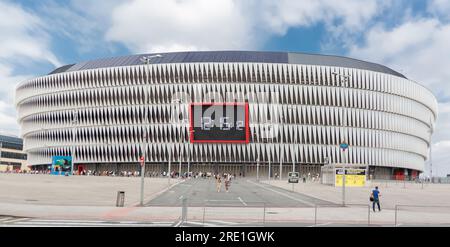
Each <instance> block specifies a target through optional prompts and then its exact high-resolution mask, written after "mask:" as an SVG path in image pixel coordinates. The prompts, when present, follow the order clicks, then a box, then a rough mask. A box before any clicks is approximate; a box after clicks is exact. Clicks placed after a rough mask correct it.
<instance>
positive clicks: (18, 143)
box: [0, 135, 27, 171]
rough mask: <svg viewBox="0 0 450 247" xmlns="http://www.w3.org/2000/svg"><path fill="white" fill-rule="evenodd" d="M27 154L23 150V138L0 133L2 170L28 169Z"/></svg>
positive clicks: (0, 169)
mask: <svg viewBox="0 0 450 247" xmlns="http://www.w3.org/2000/svg"><path fill="white" fill-rule="evenodd" d="M26 161H27V155H26V154H25V153H24V152H23V140H22V139H21V138H18V137H14V136H8V135H0V171H11V170H17V169H22V170H25V169H27V166H26Z"/></svg>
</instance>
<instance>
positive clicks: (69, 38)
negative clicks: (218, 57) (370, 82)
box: [0, 0, 450, 175]
mask: <svg viewBox="0 0 450 247" xmlns="http://www.w3.org/2000/svg"><path fill="white" fill-rule="evenodd" d="M449 44H450V0H429V1H426V0H339V1H335V0H329V1H326V0H296V1H294V0H293V1H288V0H241V1H237V0H163V1H156V0H96V1H91V0H60V1H57V0H41V1H31V0H21V1H11V0H0V131H1V132H2V133H10V134H14V135H18V136H20V127H19V125H18V123H17V117H16V116H17V114H16V111H15V104H14V93H15V87H16V85H17V84H18V83H20V82H22V81H24V80H27V79H30V78H33V77H36V76H41V75H45V74H47V73H48V72H50V71H51V70H53V69H55V68H56V67H59V66H61V65H65V64H72V63H77V62H81V61H85V60H90V59H96V58H103V57H114V56H121V55H128V54H136V53H146V52H170V51H195V50H261V51H294V52H307V53H320V54H330V55H341V56H348V57H352V58H357V59H362V60H365V61H370V62H375V63H380V64H383V65H386V66H388V67H390V68H392V69H394V70H397V71H399V72H400V73H402V74H404V75H405V76H406V77H408V78H409V79H411V80H413V81H416V82H419V83H420V84H422V85H424V86H425V87H427V88H429V89H430V90H431V91H432V92H433V93H434V94H435V95H436V97H437V99H438V102H439V116H438V121H437V123H436V125H435V132H434V134H433V137H432V142H433V145H432V163H433V174H439V175H446V174H450V165H448V160H449V159H450V152H449V151H450V49H449ZM428 164H429V161H427V162H426V170H428Z"/></svg>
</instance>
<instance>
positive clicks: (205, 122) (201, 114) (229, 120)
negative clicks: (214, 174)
mask: <svg viewBox="0 0 450 247" xmlns="http://www.w3.org/2000/svg"><path fill="white" fill-rule="evenodd" d="M189 117H190V140H191V143H195V142H216V143H217V142H224V143H230V142H231V143H248V142H249V140H250V132H249V125H248V103H191V105H190V109H189Z"/></svg>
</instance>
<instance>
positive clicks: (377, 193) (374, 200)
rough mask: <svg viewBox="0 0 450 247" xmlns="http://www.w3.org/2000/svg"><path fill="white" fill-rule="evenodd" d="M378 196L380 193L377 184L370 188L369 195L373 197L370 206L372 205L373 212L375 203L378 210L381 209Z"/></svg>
mask: <svg viewBox="0 0 450 247" xmlns="http://www.w3.org/2000/svg"><path fill="white" fill-rule="evenodd" d="M380 196H381V193H380V191H379V190H378V186H375V189H374V190H372V194H371V197H372V198H373V203H372V207H373V211H374V212H375V203H376V204H377V205H378V211H381V208H380Z"/></svg>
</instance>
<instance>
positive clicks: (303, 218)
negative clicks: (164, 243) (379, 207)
mask: <svg viewBox="0 0 450 247" xmlns="http://www.w3.org/2000/svg"><path fill="white" fill-rule="evenodd" d="M181 200H182V206H181V209H182V210H181V217H180V220H181V222H182V223H183V224H184V223H186V222H190V223H191V224H195V225H196V226H214V224H215V223H217V222H218V223H221V224H223V225H224V226H233V225H241V226H242V225H247V226H271V225H276V224H278V226H285V225H300V226H310V227H318V226H326V225H334V226H380V225H384V226H395V227H397V226H401V225H430V224H431V225H433V226H435V225H437V226H440V225H447V226H448V225H450V205H400V204H398V205H395V209H394V210H392V209H384V210H383V211H382V212H383V213H384V214H379V213H375V215H377V216H375V215H374V213H372V212H371V211H372V204H371V203H370V204H346V206H345V207H342V206H340V205H336V204H315V205H313V206H309V207H305V206H304V205H302V206H293V207H288V208H279V207H270V205H268V204H267V203H264V202H246V205H243V206H237V205H236V204H233V205H232V204H229V205H227V204H226V200H223V201H221V200H215V201H205V203H204V204H203V205H202V206H189V205H188V199H187V198H181ZM415 208H420V209H424V208H425V209H427V208H428V210H418V211H417V210H416V211H414V210H412V209H415ZM188 210H189V214H188ZM378 215H379V216H378ZM400 216H403V218H402V219H403V220H400ZM392 223H394V224H392ZM183 224H180V226H182V225H183Z"/></svg>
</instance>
